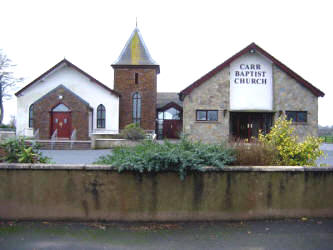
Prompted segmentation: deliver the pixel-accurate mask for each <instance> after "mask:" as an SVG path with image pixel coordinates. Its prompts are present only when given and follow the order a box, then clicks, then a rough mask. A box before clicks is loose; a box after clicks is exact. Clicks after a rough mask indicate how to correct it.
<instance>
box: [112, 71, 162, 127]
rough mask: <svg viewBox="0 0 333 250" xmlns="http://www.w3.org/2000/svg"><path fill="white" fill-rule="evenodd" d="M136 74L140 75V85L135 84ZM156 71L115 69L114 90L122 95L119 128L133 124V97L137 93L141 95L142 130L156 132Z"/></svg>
mask: <svg viewBox="0 0 333 250" xmlns="http://www.w3.org/2000/svg"><path fill="white" fill-rule="evenodd" d="M135 73H138V76H139V77H138V80H139V81H138V83H137V84H136V83H135ZM156 78H157V76H156V69H145V68H115V69H114V90H115V91H117V92H118V93H120V94H121V97H120V102H119V107H120V110H119V111H120V112H119V114H120V117H119V128H120V129H123V128H124V127H125V126H126V125H128V124H130V123H133V119H132V107H133V104H132V96H133V94H134V93H135V92H139V93H140V95H141V128H143V129H145V130H155V123H156V122H155V119H156V96H157V79H156Z"/></svg>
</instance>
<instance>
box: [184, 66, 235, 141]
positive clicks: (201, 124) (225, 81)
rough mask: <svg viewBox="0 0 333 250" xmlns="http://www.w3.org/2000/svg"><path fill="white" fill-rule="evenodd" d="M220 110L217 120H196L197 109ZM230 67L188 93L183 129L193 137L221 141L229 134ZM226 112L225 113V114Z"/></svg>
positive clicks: (197, 139)
mask: <svg viewBox="0 0 333 250" xmlns="http://www.w3.org/2000/svg"><path fill="white" fill-rule="evenodd" d="M198 109H204V110H218V121H217V122H206V121H196V110H198ZM228 109H229V67H226V68H225V69H223V70H222V71H220V72H218V73H217V74H216V75H214V76H213V77H212V78H210V79H209V80H207V81H206V82H205V83H204V84H202V85H200V86H199V87H197V88H196V89H194V90H193V91H192V92H191V94H189V95H187V96H186V97H185V99H184V102H183V129H184V133H185V134H186V135H188V136H189V137H190V138H191V139H193V140H196V141H203V142H212V143H214V142H221V141H222V140H226V139H227V138H228V135H229V112H226V113H225V112H224V110H228ZM224 113H225V115H224Z"/></svg>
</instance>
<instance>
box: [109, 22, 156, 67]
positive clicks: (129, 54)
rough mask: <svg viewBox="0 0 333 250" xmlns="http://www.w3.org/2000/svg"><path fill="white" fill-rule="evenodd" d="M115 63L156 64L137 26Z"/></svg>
mask: <svg viewBox="0 0 333 250" xmlns="http://www.w3.org/2000/svg"><path fill="white" fill-rule="evenodd" d="M113 65H156V66H158V64H157V63H156V62H155V61H154V60H153V58H152V57H151V56H150V53H149V51H148V48H147V47H146V45H145V42H144V41H143V38H142V36H141V33H140V31H139V29H138V28H137V27H136V28H135V29H134V31H133V32H132V34H131V36H130V38H129V39H128V41H127V43H126V45H125V47H124V49H123V50H122V52H121V53H120V56H119V57H118V59H117V61H116V62H115V63H114V64H113Z"/></svg>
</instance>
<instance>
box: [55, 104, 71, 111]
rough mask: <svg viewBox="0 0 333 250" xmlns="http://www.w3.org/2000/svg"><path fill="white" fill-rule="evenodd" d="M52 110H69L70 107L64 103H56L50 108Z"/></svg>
mask: <svg viewBox="0 0 333 250" xmlns="http://www.w3.org/2000/svg"><path fill="white" fill-rule="evenodd" d="M52 111H53V112H70V109H69V108H68V107H67V106H66V105H65V104H62V103H60V104H58V105H57V106H56V107H54V108H53V109H52Z"/></svg>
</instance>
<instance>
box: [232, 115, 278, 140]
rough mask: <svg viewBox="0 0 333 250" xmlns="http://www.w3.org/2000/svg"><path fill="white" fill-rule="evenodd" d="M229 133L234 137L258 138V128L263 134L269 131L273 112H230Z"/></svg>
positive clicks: (242, 138)
mask: <svg viewBox="0 0 333 250" xmlns="http://www.w3.org/2000/svg"><path fill="white" fill-rule="evenodd" d="M230 124H231V126H230V128H231V135H232V137H233V138H234V139H236V140H237V139H241V140H244V139H247V140H249V141H250V140H251V138H252V137H255V138H258V134H259V130H261V131H262V132H263V133H264V134H266V133H268V132H269V131H270V128H271V127H272V124H273V113H257V112H253V113H252V112H251V113H250V112H231V113H230Z"/></svg>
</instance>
